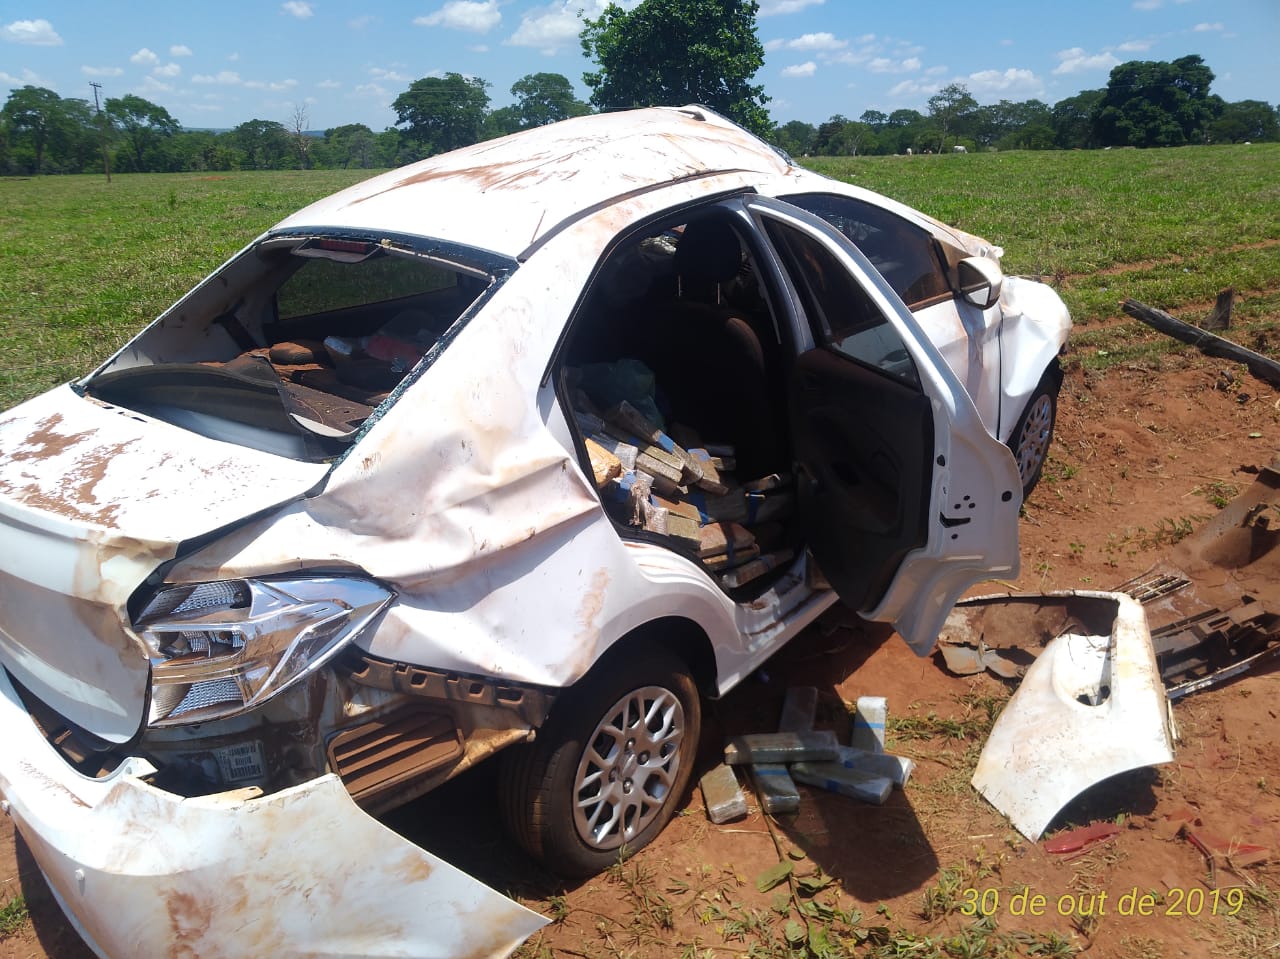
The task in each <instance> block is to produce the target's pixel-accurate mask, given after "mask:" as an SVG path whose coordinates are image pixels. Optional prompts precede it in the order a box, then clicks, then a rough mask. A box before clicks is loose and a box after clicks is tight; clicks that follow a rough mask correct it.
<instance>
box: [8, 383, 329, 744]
mask: <svg viewBox="0 0 1280 959" xmlns="http://www.w3.org/2000/svg"><path fill="white" fill-rule="evenodd" d="M0 448H3V449H4V450H5V451H6V455H5V456H4V457H3V459H2V460H0V530H2V531H3V534H4V537H5V542H6V548H5V549H4V550H3V551H0V650H3V653H4V659H5V664H6V666H7V668H8V669H9V670H10V671H11V672H13V673H14V675H15V676H17V677H18V679H19V680H20V681H21V682H22V683H23V684H24V685H26V686H27V688H29V689H31V690H32V691H33V692H34V693H36V695H37V696H39V697H40V698H41V699H42V700H44V701H45V702H47V703H48V704H49V705H51V706H53V707H54V708H56V709H57V710H58V711H59V712H60V713H62V714H63V715H64V716H66V717H67V718H68V719H70V720H71V721H72V722H74V723H76V724H77V725H79V726H80V727H82V728H83V729H86V730H88V731H89V732H91V733H93V734H94V735H96V736H98V737H99V738H101V739H104V740H107V741H109V742H116V743H120V742H125V741H127V740H128V739H130V738H131V737H132V736H133V735H134V734H135V733H136V732H137V730H138V727H139V725H140V724H141V722H142V720H143V715H144V709H145V705H146V699H147V682H148V678H149V666H148V658H147V652H146V650H145V648H144V646H143V644H142V643H141V641H140V640H138V638H137V637H136V636H134V635H133V633H132V632H131V631H130V630H129V628H128V624H127V623H126V622H125V620H124V618H123V617H124V612H123V609H124V604H125V602H126V600H127V599H128V598H129V596H130V594H132V593H133V591H134V590H135V589H136V588H137V587H138V586H139V584H141V583H142V582H143V580H145V579H146V577H147V576H149V575H150V574H151V573H152V572H153V571H154V570H155V568H156V567H157V566H158V565H159V564H160V563H162V562H163V561H165V560H168V559H170V558H172V557H173V556H174V555H175V553H176V552H177V549H178V545H179V544H180V543H181V542H183V541H184V540H187V539H190V538H192V537H195V536H198V535H201V534H204V533H208V532H210V531H212V530H215V529H218V528H220V527H222V526H224V525H226V524H228V523H231V522H234V521H236V520H239V519H242V518H243V517H245V516H248V515H252V514H253V513H256V512H260V511H262V510H264V509H267V508H269V507H271V506H274V505H276V504H277V503H280V502H282V501H284V500H287V499H291V498H294V497H296V496H300V495H302V493H304V492H305V491H306V490H307V489H309V488H310V487H312V486H313V485H314V484H315V483H316V482H318V481H319V480H320V479H321V478H322V477H323V475H324V471H325V467H324V466H322V465H311V464H305V463H298V462H294V461H292V460H286V459H282V458H280V457H275V456H270V455H267V454H262V453H257V452H255V451H253V450H249V449H245V448H243V447H239V446H234V445H231V444H227V443H218V442H214V441H210V440H206V439H201V438H199V437H196V436H194V435H193V434H191V433H188V432H187V431H185V430H181V429H177V428H175V427H171V426H168V425H166V424H163V423H159V422H156V421H153V420H150V419H148V418H147V417H144V416H142V415H141V414H138V413H134V412H132V411H129V410H123V409H118V408H114V407H109V406H105V405H103V404H100V403H97V402H95V401H93V400H90V399H86V398H84V397H81V396H78V395H77V394H76V393H75V392H74V391H73V390H71V389H70V388H69V387H63V388H60V389H56V390H53V391H52V392H50V393H46V394H45V395H43V396H40V397H37V398H36V399H33V400H31V401H29V402H27V403H25V404H23V405H22V406H19V407H17V408H15V409H13V410H11V411H9V412H8V413H7V414H6V415H5V416H4V418H3V420H0ZM144 466H145V469H143V468H142V467H144Z"/></svg>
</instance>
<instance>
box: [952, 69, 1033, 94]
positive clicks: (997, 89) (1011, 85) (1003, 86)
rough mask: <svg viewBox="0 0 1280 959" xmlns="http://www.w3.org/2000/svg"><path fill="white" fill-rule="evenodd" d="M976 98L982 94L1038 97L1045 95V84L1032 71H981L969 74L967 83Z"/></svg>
mask: <svg viewBox="0 0 1280 959" xmlns="http://www.w3.org/2000/svg"><path fill="white" fill-rule="evenodd" d="M965 83H966V85H967V86H968V87H969V92H970V93H972V94H973V95H974V96H975V97H980V96H981V95H982V94H984V93H985V94H997V93H998V94H1000V95H1001V96H1003V97H1009V96H1016V97H1037V96H1040V95H1041V94H1043V93H1044V84H1043V83H1042V82H1041V80H1040V78H1039V77H1038V76H1036V75H1035V74H1034V73H1032V72H1031V71H1030V70H1022V69H1019V68H1017V67H1010V68H1009V69H1008V70H979V71H978V72H977V73H971V74H969V76H968V78H967V79H966V81H965Z"/></svg>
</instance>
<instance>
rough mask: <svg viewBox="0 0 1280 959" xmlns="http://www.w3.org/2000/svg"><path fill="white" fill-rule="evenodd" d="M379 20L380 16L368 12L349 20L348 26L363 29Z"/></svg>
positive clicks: (353, 28)
mask: <svg viewBox="0 0 1280 959" xmlns="http://www.w3.org/2000/svg"><path fill="white" fill-rule="evenodd" d="M377 22H378V18H377V17H375V16H373V15H372V14H368V13H366V14H365V15H364V16H363V17H356V18H355V19H354V20H348V21H347V26H349V27H350V28H351V29H352V30H363V29H364V28H365V27H369V26H372V25H373V24H375V23H377Z"/></svg>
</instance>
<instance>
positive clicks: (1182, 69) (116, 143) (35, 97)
mask: <svg viewBox="0 0 1280 959" xmlns="http://www.w3.org/2000/svg"><path fill="white" fill-rule="evenodd" d="M757 9H758V7H757V4H756V2H755V0H643V2H642V3H640V4H639V5H637V6H636V7H634V8H632V9H631V10H629V11H627V10H623V9H622V8H621V7H618V6H617V5H614V4H610V5H609V6H608V7H606V8H605V11H604V12H603V13H602V14H601V16H600V17H599V18H598V19H596V20H587V21H586V23H585V26H584V28H583V31H582V34H581V41H582V48H583V52H584V53H585V54H586V56H587V57H588V58H589V59H591V60H592V61H594V63H595V64H596V66H597V69H596V70H594V71H592V72H589V73H587V74H585V75H584V77H583V80H584V82H585V83H586V85H587V86H588V87H589V88H590V89H591V91H592V92H591V94H590V97H589V99H588V101H582V100H579V99H578V98H577V97H576V96H575V94H574V90H573V85H572V83H571V82H570V81H569V80H568V78H567V77H564V76H563V75H561V74H558V73H534V74H529V75H528V76H525V77H522V78H521V79H520V80H518V81H516V83H515V84H514V85H513V86H512V87H511V95H512V96H513V97H514V98H515V101H514V103H512V104H511V105H510V106H504V107H499V108H497V109H490V106H489V104H490V97H489V88H490V84H488V83H487V82H485V81H484V80H482V79H480V78H478V77H465V76H463V75H461V74H459V73H447V74H445V75H444V76H443V77H423V78H422V79H420V80H415V81H413V82H412V83H411V84H410V85H409V88H408V89H407V90H405V91H404V92H403V93H401V94H400V95H399V96H397V97H396V99H395V101H394V102H393V103H392V108H393V109H394V110H395V113H396V116H397V122H396V124H395V125H394V126H391V127H388V128H386V129H385V130H382V131H381V132H377V133H375V132H374V131H373V130H372V129H370V128H369V127H368V126H365V125H364V124H362V123H351V124H346V125H343V126H339V127H334V128H332V129H328V130H325V131H324V132H323V134H322V135H319V134H317V133H316V132H315V131H311V130H309V129H308V116H307V109H306V108H305V107H302V106H297V107H295V108H294V111H293V115H292V116H291V117H290V118H289V122H287V123H282V122H279V121H276V120H263V119H253V120H248V121H246V122H245V123H241V124H240V125H239V126H237V127H235V128H234V129H232V130H228V131H222V132H218V131H211V130H191V129H186V128H184V127H183V126H182V124H181V123H179V122H178V120H177V119H176V118H174V117H173V116H171V115H170V114H169V112H168V111H167V110H166V109H165V108H164V107H162V106H159V105H158V104H155V103H152V102H150V101H148V100H145V99H143V98H142V97H139V96H135V95H133V94H127V95H125V96H122V97H118V98H111V97H108V98H107V99H106V101H105V103H104V104H103V106H102V109H101V110H100V111H98V110H96V109H95V108H93V107H91V106H90V105H89V103H88V101H87V100H81V99H74V98H64V97H60V96H58V94H56V93H55V92H53V91H52V90H48V89H44V88H42V87H35V86H24V87H21V88H19V89H15V90H13V91H11V93H10V94H9V98H8V100H7V101H6V102H5V104H4V106H3V107H2V108H0V173H5V174H38V173H84V172H93V171H95V170H102V169H103V168H104V166H105V167H108V168H109V169H111V170H116V171H121V172H179V171H206V170H279V169H296V168H301V169H308V168H312V167H315V168H342V167H359V168H386V167H394V166H399V165H402V164H404V163H409V162H412V161H414V160H418V159H421V158H423V157H427V156H431V155H433V154H436V153H442V152H445V151H448V150H453V149H456V148H458V147H462V146H467V145H469V144H472V143H477V142H479V141H481V140H486V139H490V138H493V137H498V136H503V135H505V134H508V133H514V132H516V131H519V130H524V129H529V128H531V127H535V126H540V125H542V124H545V123H552V122H555V121H557V120H563V119H566V118H568V117H573V116H579V115H582V114H585V113H590V112H592V111H594V110H616V109H624V108H627V107H633V106H645V105H650V104H669V105H679V104H686V103H701V104H705V105H706V106H709V107H711V108H712V109H714V110H716V111H718V112H720V113H722V114H724V115H725V116H728V117H730V118H731V119H733V120H736V121H737V122H738V123H740V124H742V125H743V126H745V127H746V128H747V129H749V130H751V131H752V132H754V133H757V134H759V135H760V136H763V137H765V138H767V139H769V140H771V141H772V142H774V143H775V144H777V145H778V146H780V147H782V148H783V149H785V150H787V151H788V152H790V153H791V154H793V155H796V156H805V155H856V154H900V153H908V152H914V153H925V152H943V151H950V150H955V149H957V148H961V147H962V148H964V149H966V150H982V149H996V150H1051V149H1058V150H1071V149H1094V148H1101V147H1112V146H1135V147H1153V146H1182V145H1186V144H1199V143H1239V142H1244V141H1253V142H1258V141H1265V140H1280V111H1278V109H1277V108H1276V107H1273V106H1272V105H1270V104H1268V103H1265V102H1263V101H1261V100H1242V101H1239V102H1236V103H1228V102H1226V101H1224V100H1223V99H1222V98H1221V97H1219V96H1217V95H1215V94H1213V93H1211V92H1210V86H1211V84H1212V83H1213V79H1214V75H1213V71H1212V70H1210V69H1209V67H1208V66H1207V65H1206V64H1205V62H1204V60H1203V59H1202V58H1201V57H1199V56H1197V55H1194V54H1192V55H1189V56H1185V57H1181V58H1180V59H1177V60H1174V61H1172V62H1162V61H1139V60H1135V61H1130V62H1128V63H1122V64H1120V65H1119V66H1117V67H1115V68H1114V69H1113V70H1112V71H1111V75H1110V79H1109V81H1108V83H1107V86H1106V87H1105V88H1102V89H1098V90H1086V91H1083V92H1081V93H1079V94H1077V95H1076V96H1073V97H1068V98H1067V99H1065V100H1060V101H1059V102H1057V103H1055V104H1054V105H1052V106H1050V105H1049V104H1047V103H1044V102H1042V101H1040V100H1025V101H1018V102H1014V101H1010V100H1001V101H1000V102H999V103H995V104H991V105H987V106H980V105H979V104H978V102H977V100H976V99H975V98H974V97H973V96H972V94H971V93H970V91H969V90H968V88H967V87H965V85H964V84H962V83H952V84H950V85H949V86H946V87H944V88H943V89H942V90H940V91H939V92H938V93H937V94H935V95H934V96H932V97H930V98H929V101H928V112H927V113H921V112H920V111H918V110H895V111H893V112H892V113H884V112H882V111H879V110H866V111H864V112H863V113H862V114H861V115H860V116H859V118H858V119H857V120H850V119H848V118H847V117H846V116H844V115H839V114H838V115H836V116H833V117H831V118H830V119H829V120H827V121H826V122H825V123H821V124H818V125H814V124H810V123H805V122H802V121H798V120H792V121H790V122H787V123H782V124H780V125H775V124H774V123H773V122H772V121H771V120H770V118H769V114H768V111H767V109H766V106H765V104H766V103H767V101H768V99H769V98H768V97H767V96H766V95H765V94H764V88H763V87H762V86H760V85H755V84H752V83H751V82H750V81H751V79H752V78H753V77H754V76H755V75H756V73H757V72H758V71H759V69H760V67H761V66H762V65H763V63H764V48H763V46H762V45H761V44H760V41H759V38H758V36H757V34H756V25H755V19H756V13H757Z"/></svg>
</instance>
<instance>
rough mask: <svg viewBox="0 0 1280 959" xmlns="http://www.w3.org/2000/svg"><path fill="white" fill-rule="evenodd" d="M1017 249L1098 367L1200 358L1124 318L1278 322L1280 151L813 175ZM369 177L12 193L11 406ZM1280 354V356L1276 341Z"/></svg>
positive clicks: (7, 368) (1248, 329)
mask: <svg viewBox="0 0 1280 959" xmlns="http://www.w3.org/2000/svg"><path fill="white" fill-rule="evenodd" d="M805 162H806V163H807V164H809V165H810V166H812V167H813V168H814V169H817V170H819V171H821V172H823V173H827V174H829V175H832V176H837V177H840V178H841V179H846V180H850V181H851V182H854V183H857V184H859V185H861V186H866V187H869V188H871V189H873V190H878V191H880V192H882V193H885V194H887V195H889V196H892V197H894V198H896V199H899V200H902V201H903V202H905V203H908V204H910V205H912V206H915V207H918V208H919V209H921V210H924V211H925V212H927V213H930V214H932V215H933V216H936V217H938V218H939V219H941V220H945V221H946V222H949V223H953V224H955V225H956V226H958V227H961V228H963V229H966V230H970V231H972V232H974V233H978V234H980V235H982V236H985V237H987V238H988V239H990V240H992V241H993V242H996V243H999V244H1001V245H1002V246H1003V247H1004V248H1005V251H1006V255H1005V267H1006V269H1007V270H1008V271H1009V272H1010V273H1032V274H1039V275H1043V276H1046V277H1049V278H1051V279H1052V280H1053V281H1054V282H1056V283H1058V284H1059V288H1060V291H1061V292H1062V295H1063V297H1064V299H1066V301H1067V304H1068V306H1070V307H1071V310H1072V314H1073V316H1074V317H1075V319H1076V322H1077V324H1078V325H1077V329H1076V332H1075V334H1073V342H1074V343H1075V344H1076V345H1075V349H1076V351H1077V353H1078V355H1079V356H1080V357H1081V359H1082V361H1083V362H1085V363H1086V364H1087V365H1091V366H1107V365H1110V364H1112V363H1115V362H1124V361H1126V360H1137V359H1143V360H1146V359H1149V358H1151V357H1153V356H1158V355H1159V353H1161V352H1167V351H1169V350H1174V349H1187V348H1186V347H1182V346H1180V345H1178V344H1175V343H1173V341H1171V340H1169V339H1168V338H1167V337H1163V336H1161V335H1159V334H1156V333H1153V332H1151V331H1148V330H1146V328H1145V327H1142V326H1141V325H1140V324H1138V323H1136V322H1125V323H1123V324H1120V325H1116V324H1114V323H1108V324H1107V328H1106V329H1105V330H1100V331H1099V332H1097V333H1096V334H1094V333H1092V331H1091V330H1090V325H1096V324H1097V322H1098V321H1101V320H1104V319H1110V320H1114V319H1115V318H1117V317H1120V316H1121V314H1120V311H1119V307H1118V304H1119V302H1120V301H1121V300H1123V299H1125V298H1126V297H1133V298H1134V299H1139V300H1142V301H1143V302H1146V303H1149V304H1150V305H1152V306H1157V307H1160V308H1162V309H1166V310H1169V311H1170V312H1172V313H1174V315H1176V316H1180V318H1184V319H1194V318H1196V316H1197V315H1198V314H1199V313H1201V312H1204V311H1207V310H1208V309H1209V307H1210V306H1211V305H1212V301H1213V298H1214V296H1215V295H1216V294H1217V292H1218V290H1220V289H1222V288H1224V287H1226V286H1232V287H1234V288H1235V289H1236V290H1237V291H1239V292H1240V293H1241V295H1242V299H1241V301H1240V302H1239V303H1238V305H1237V310H1236V317H1237V320H1238V323H1237V327H1236V328H1234V329H1235V330H1236V332H1233V334H1232V335H1233V336H1234V337H1235V338H1236V339H1237V340H1238V341H1239V342H1242V343H1244V345H1246V346H1250V347H1253V348H1263V349H1267V348H1270V347H1272V346H1273V345H1274V344H1273V343H1272V342H1271V341H1272V340H1275V339H1276V338H1275V337H1274V336H1273V333H1272V326H1273V323H1274V321H1275V318H1276V316H1277V315H1278V314H1280V178H1277V177H1276V176H1275V175H1274V171H1275V170H1276V169H1278V168H1280V144H1258V145H1254V146H1248V147H1246V146H1230V147H1227V146H1224V147H1194V148H1185V149H1171V150H1112V151H1089V152H1072V153H1054V152H1010V153H977V154H968V155H964V156H957V155H950V156H917V157H909V158H908V157H841V158H822V157H818V158H814V159H811V160H806V161H805ZM369 173H370V171H357V170H351V171H344V170H328V171H307V172H302V171H288V172H276V173H265V172H264V173H230V174H221V175H216V176H202V175H198V174H174V175H166V174H143V175H136V174H135V175H125V176H116V177H114V178H113V179H112V182H111V184H110V185H108V184H107V183H106V182H105V181H104V180H103V178H102V177H100V176H70V177H39V178H32V179H7V180H6V179H0V257H2V258H3V259H2V260H0V263H2V264H3V265H0V408H4V407H8V406H11V405H13V404H14V403H17V402H19V401H20V400H22V399H25V398H26V397H29V396H32V395H34V394H36V393H39V392H41V391H43V390H46V389H48V388H49V387H51V386H53V385H55V384H57V383H60V382H64V381H66V380H68V379H70V378H72V377H74V376H78V375H80V374H83V373H85V372H87V371H88V370H90V369H92V368H93V366H94V365H95V364H96V363H98V362H100V361H101V360H103V359H105V358H106V357H107V356H109V355H110V354H111V353H112V352H113V351H114V350H115V349H116V348H117V347H119V346H120V344H121V343H123V342H124V341H125V340H126V339H127V338H128V337H129V336H130V335H131V334H132V333H134V332H135V331H137V330H138V329H139V328H141V327H142V326H144V325H145V324H146V323H147V322H149V321H150V320H151V319H153V318H154V317H155V316H157V315H158V314H159V313H160V312H161V311H162V310H164V309H165V308H166V307H167V306H168V305H169V304H171V303H172V302H173V301H174V300H175V299H177V298H178V297H179V296H180V295H182V294H183V293H184V292H186V291H187V290H188V289H190V288H191V286H193V285H194V284H195V283H197V282H198V281H199V280H200V279H202V278H203V277H205V276H206V275H208V274H209V273H210V272H211V271H212V270H213V269H215V268H216V267H217V266H218V265H219V264H220V263H221V262H222V261H223V260H225V259H226V258H227V257H228V256H230V255H231V254H232V253H234V252H235V251H236V250H237V249H239V248H240V247H242V246H243V245H244V244H245V243H247V242H248V241H249V240H250V239H251V238H253V237H254V236H256V235H257V234H258V233H260V232H261V231H262V230H264V229H266V228H267V227H269V226H270V225H271V224H273V223H275V222H276V221H277V220H279V219H281V218H282V217H284V216H286V215H288V214H289V213H291V212H293V211H294V210H296V209H298V208H299V207H301V206H303V205H304V204H306V203H308V202H310V201H312V200H315V199H319V198H320V197H323V196H326V195H328V194H329V193H332V192H334V191H335V190H338V189H340V188H342V187H344V186H347V185H349V184H351V183H354V182H356V181H358V180H360V179H363V178H364V177H366V176H368V175H369ZM1277 342H1280V341H1277Z"/></svg>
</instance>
